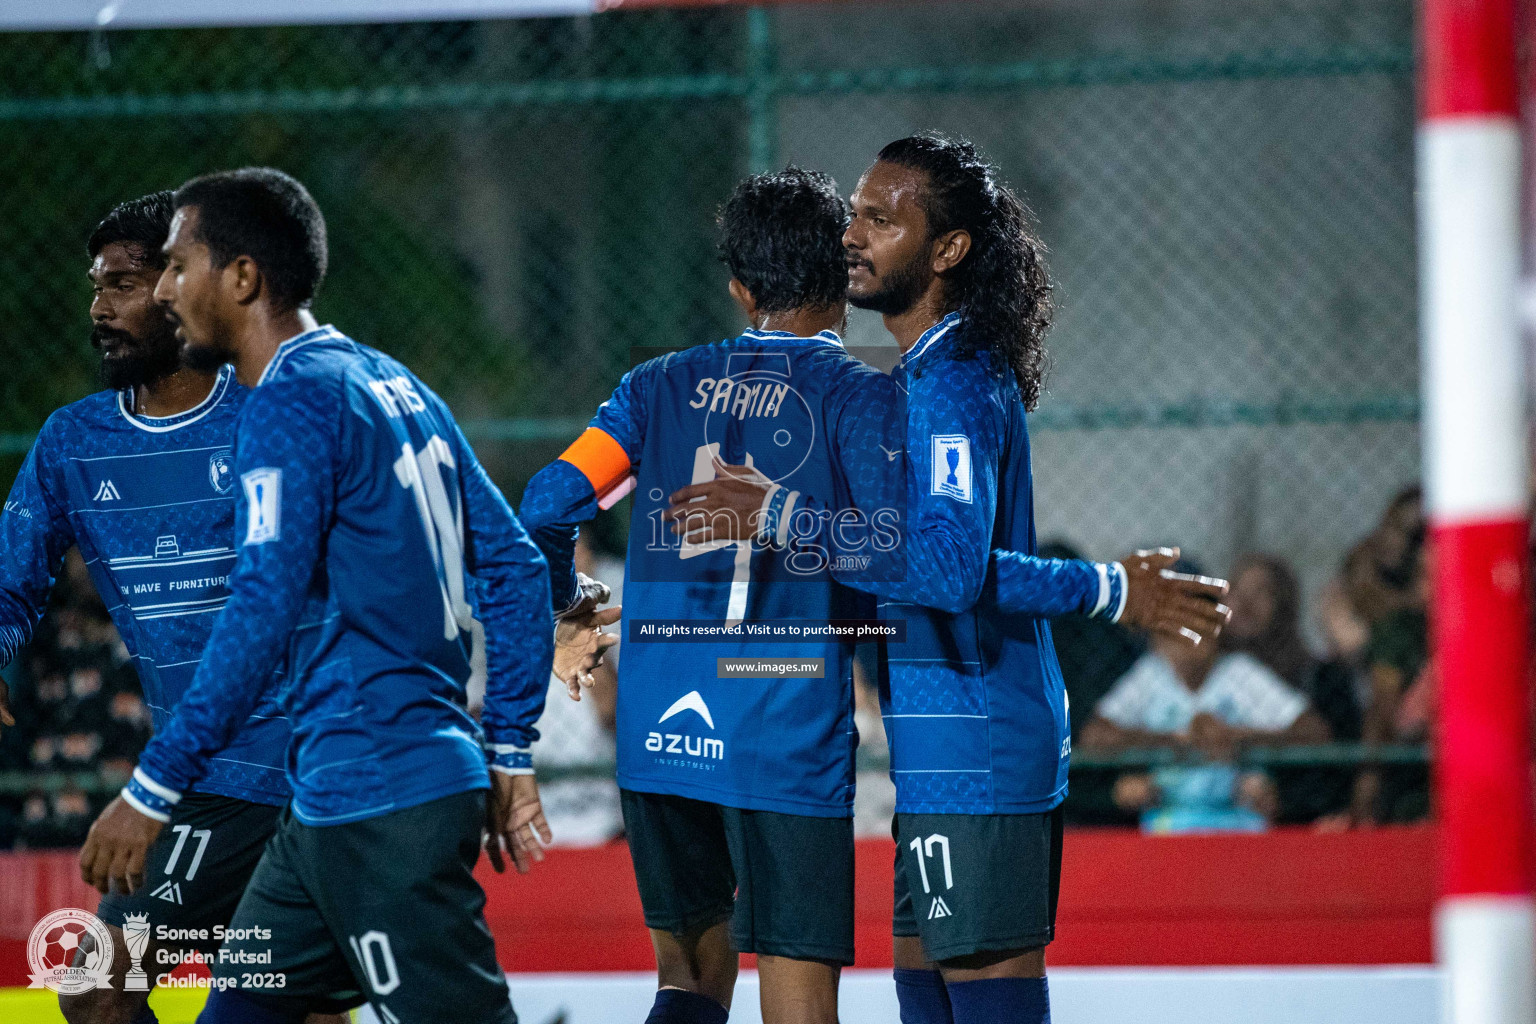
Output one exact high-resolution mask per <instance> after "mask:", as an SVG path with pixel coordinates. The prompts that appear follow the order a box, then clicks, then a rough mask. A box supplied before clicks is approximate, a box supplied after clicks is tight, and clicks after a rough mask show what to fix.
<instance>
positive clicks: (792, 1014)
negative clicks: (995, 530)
mask: <svg viewBox="0 0 1536 1024" xmlns="http://www.w3.org/2000/svg"><path fill="white" fill-rule="evenodd" d="M846 216H847V213H846V206H845V205H844V203H843V201H842V200H841V199H840V198H839V197H838V196H837V193H836V190H835V186H834V185H833V183H832V182H831V180H830V179H828V178H827V177H826V176H824V175H820V174H813V173H810V172H805V171H801V170H798V169H795V168H790V169H788V170H786V171H784V172H783V173H780V174H774V175H761V176H757V177H754V178H750V179H748V180H747V181H745V182H743V183H742V184H741V185H740V186H738V188H737V189H736V191H735V192H734V194H733V195H732V196H731V197H730V200H729V201H728V202H727V203H726V204H725V207H724V210H723V213H722V217H721V251H722V255H723V256H724V258H725V261H726V263H727V265H728V267H729V269H730V271H731V275H732V280H731V281H730V290H731V294H732V295H733V296H734V298H735V299H736V301H737V302H738V303H739V304H740V306H741V308H742V310H743V312H744V313H745V314H746V316H747V319H748V320H749V321H750V322H751V323H752V324H753V329H751V330H749V331H747V332H746V333H744V334H742V335H741V336H739V337H737V338H734V339H730V340H726V341H723V342H720V343H717V344H712V345H699V346H695V347H693V348H688V349H685V350H681V351H675V352H672V353H670V354H667V355H665V356H662V357H660V358H657V359H652V360H649V361H646V362H644V363H642V364H641V365H639V366H637V367H635V369H634V370H632V371H631V372H630V373H629V374H627V375H626V376H625V378H624V379H623V381H622V382H621V383H620V384H619V386H618V388H617V389H616V390H615V391H614V393H613V396H612V397H611V398H610V399H609V400H608V401H607V402H606V403H604V404H603V406H602V408H601V409H599V410H598V413H597V415H596V416H595V417H594V418H593V420H592V425H591V427H590V428H589V429H588V430H587V432H586V433H585V434H584V435H582V437H581V438H579V439H578V440H577V442H576V443H575V444H573V445H572V446H571V448H570V449H568V450H567V451H566V452H565V453H564V454H563V455H562V456H561V458H560V459H559V460H558V461H556V462H554V463H552V464H551V465H549V466H547V467H545V468H544V469H543V470H541V471H540V472H539V473H538V474H537V475H536V476H535V477H534V478H533V480H532V481H531V482H530V483H529V485H528V489H527V491H526V492H525V494H524V496H523V502H522V506H521V507H522V514H523V517H524V521H525V522H526V523H527V525H528V528H529V530H530V532H532V534H533V535H534V538H535V540H536V541H538V543H539V544H540V546H541V548H543V549H544V551H545V552H546V555H547V556H548V557H549V559H550V568H551V577H552V579H553V580H554V596H555V600H556V604H557V605H558V606H560V607H561V608H563V607H564V606H565V605H566V603H567V601H568V600H570V599H573V598H574V597H576V596H577V583H576V577H575V573H574V569H573V566H572V562H571V550H572V545H573V543H574V539H575V530H576V525H577V524H578V523H580V522H583V521H585V520H588V519H590V518H591V517H592V516H593V515H595V514H596V512H597V510H598V507H599V505H600V504H611V503H612V501H614V500H616V499H617V497H618V496H620V495H621V494H622V493H624V491H625V488H627V487H633V489H634V493H635V507H634V511H633V513H632V517H631V523H632V525H631V529H630V544H629V556H628V563H627V566H626V570H625V579H626V586H625V595H626V597H625V606H624V619H625V633H626V637H627V640H626V643H627V644H628V648H627V652H626V654H625V656H624V661H623V663H622V665H621V666H620V669H619V674H620V680H619V688H618V702H619V703H618V745H617V746H618V750H617V752H618V762H619V765H618V767H619V772H618V776H619V785H620V787H621V790H622V796H623V805H624V816H625V821H626V824H627V827H628V833H629V837H630V852H631V855H632V856H633V859H634V866H635V875H636V879H637V882H638V884H639V889H640V895H641V902H642V904H643V907H644V911H645V921H646V924H647V926H648V927H649V928H650V929H651V935H652V940H653V943H654V946H655V949H656V957H657V965H658V973H659V982H660V990H659V991H658V993H657V997H656V1002H655V1005H654V1006H653V1008H652V1012H651V1015H650V1018H649V1019H650V1021H651V1022H652V1024H663V1022H665V1024H706V1022H720V1021H724V1020H725V1019H726V1012H727V1007H728V1006H729V1004H730V1000H731V994H732V990H733V986H734V983H735V980H736V963H737V954H738V952H751V953H756V954H758V958H759V959H758V965H759V971H760V974H761V981H762V989H761V992H762V1004H763V1017H764V1019H765V1020H766V1021H768V1022H769V1024H786V1022H798V1024H821V1022H825V1024H832V1022H834V1021H835V1020H836V1016H837V982H838V975H839V969H840V967H841V966H842V965H845V964H850V963H852V962H853V827H852V820H851V815H852V796H853V780H854V763H853V753H854V748H855V746H856V745H857V736H856V733H855V730H854V727H853V702H852V665H851V655H852V650H853V645H852V643H850V642H847V641H845V640H842V639H840V638H837V637H828V636H826V635H820V636H811V637H804V638H800V639H788V640H782V641H779V642H775V643H761V642H756V641H754V639H753V637H752V636H751V635H750V630H751V629H752V628H753V627H754V626H755V625H758V624H761V623H762V622H763V621H764V620H787V619H794V620H799V621H800V622H801V623H810V624H825V623H826V622H828V620H838V619H842V620H850V619H860V618H863V619H870V618H872V617H873V615H874V612H875V609H874V603H873V601H872V600H870V599H869V598H868V597H867V596H866V595H863V594H860V593H857V592H855V591H853V590H850V589H848V588H846V587H843V586H841V585H839V584H838V583H836V582H835V580H834V579H833V578H832V575H831V573H830V572H829V561H828V559H827V558H826V557H811V556H810V555H809V553H808V552H803V551H802V552H798V554H800V555H805V556H807V557H803V558H792V557H790V555H789V553H788V552H787V551H786V550H784V549H783V548H782V547H774V548H756V549H754V547H753V546H752V545H751V544H735V543H728V544H717V545H690V544H686V543H682V542H679V541H678V540H677V538H675V537H674V536H673V535H672V533H671V531H670V530H669V529H668V528H667V526H666V524H665V523H664V522H663V521H662V519H661V514H662V513H663V512H664V511H665V510H666V508H667V496H668V495H669V494H670V493H672V491H674V490H675V489H676V488H677V487H678V486H680V485H682V484H684V483H687V482H688V481H689V480H701V479H708V478H710V477H712V476H713V475H714V473H715V465H716V463H717V460H726V461H731V462H736V463H740V462H743V461H744V460H749V461H751V462H752V463H753V465H754V466H755V467H756V468H757V469H758V470H759V471H761V472H762V473H764V474H767V475H768V476H769V477H770V478H772V479H775V480H778V481H781V482H782V483H783V486H784V489H783V490H781V491H780V492H779V498H780V502H779V504H780V506H781V507H780V509H779V511H781V512H783V511H784V510H785V509H787V508H793V502H794V496H795V494H796V493H797V492H801V491H804V492H807V493H811V492H815V493H823V494H826V493H835V494H837V495H840V496H843V497H844V498H846V499H847V503H849V504H851V505H853V506H855V507H858V508H862V509H865V510H867V511H868V512H869V513H870V514H869V516H868V517H866V518H865V519H864V520H863V521H862V522H861V523H859V524H857V525H855V524H844V525H845V526H846V530H845V533H847V534H848V535H849V539H850V540H854V539H857V540H860V541H861V542H863V543H865V544H869V545H872V544H876V543H888V542H892V541H893V540H894V538H895V531H896V530H897V529H899V527H900V523H901V518H902V517H901V508H900V505H901V502H902V490H903V489H902V483H901V476H900V474H899V473H895V474H893V473H890V472H888V471H887V470H885V469H884V468H883V467H877V466H873V465H871V466H867V467H860V464H859V461H858V460H857V458H856V457H855V456H856V453H858V452H862V451H871V452H873V451H877V450H878V449H879V447H880V446H881V445H884V446H885V447H887V448H900V446H901V435H902V431H903V430H904V420H903V416H902V414H901V409H900V402H899V393H898V392H897V389H896V388H895V386H894V383H893V382H892V381H891V380H890V379H889V378H888V377H887V376H886V375H884V374H881V373H879V372H877V371H875V370H873V369H871V368H870V367H868V366H866V365H864V364H863V363H861V362H860V361H859V360H858V359H856V358H854V357H853V356H852V355H850V354H849V353H848V352H846V351H845V350H844V348H843V345H842V342H841V339H840V338H839V336H838V334H837V332H838V331H839V330H840V329H841V327H842V324H843V321H844V318H845V316H846V299H845V294H846V289H847V269H846V264H845V260H844V258H843V253H842V246H841V236H842V232H843V228H844V225H845V221H846ZM855 467H860V468H857V469H856V468H855ZM881 512H884V513H886V514H887V515H888V516H889V519H888V521H885V520H881V519H879V518H877V516H878V514H879V513H881ZM882 531H884V532H882ZM854 535H857V537H855V536H854ZM664 619H665V620H685V622H686V623H687V627H686V628H694V627H699V628H710V629H716V630H725V629H726V628H727V627H730V628H731V629H733V630H734V631H733V632H720V633H718V634H717V635H714V636H711V637H708V638H706V639H705V642H688V643H670V642H666V640H665V639H664V638H662V637H659V636H652V635H647V634H646V633H644V632H642V630H644V629H645V628H646V625H647V623H648V622H654V620H664ZM755 656H768V657H775V658H780V659H795V660H797V661H804V662H819V663H820V664H819V666H818V669H817V670H816V671H814V672H799V673H796V674H795V675H792V676H788V677H782V678H780V677H774V676H772V675H765V674H764V673H763V672H761V671H755V672H750V673H743V674H740V675H733V674H730V673H729V672H728V671H722V669H721V668H720V659H728V658H736V659H739V660H743V659H748V658H753V657H755ZM733 939H734V944H733Z"/></svg>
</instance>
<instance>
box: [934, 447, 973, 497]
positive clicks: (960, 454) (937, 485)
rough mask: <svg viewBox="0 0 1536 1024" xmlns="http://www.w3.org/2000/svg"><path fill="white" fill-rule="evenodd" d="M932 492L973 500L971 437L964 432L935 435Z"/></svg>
mask: <svg viewBox="0 0 1536 1024" xmlns="http://www.w3.org/2000/svg"><path fill="white" fill-rule="evenodd" d="M932 461H933V485H932V487H931V488H930V493H932V494H942V495H944V496H946V497H950V498H954V499H955V500H956V501H963V502H966V503H969V502H970V500H971V439H970V438H968V437H966V436H965V435H964V434H934V435H933V460H932Z"/></svg>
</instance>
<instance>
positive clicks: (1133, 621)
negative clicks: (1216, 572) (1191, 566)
mask: <svg viewBox="0 0 1536 1024" xmlns="http://www.w3.org/2000/svg"><path fill="white" fill-rule="evenodd" d="M1178 560H1179V549H1178V548H1157V549H1156V550H1146V551H1138V552H1136V553H1135V554H1134V555H1131V556H1130V557H1128V558H1123V559H1121V560H1120V564H1121V565H1123V566H1125V577H1126V588H1125V611H1123V612H1122V613H1121V614H1120V621H1121V623H1123V624H1124V625H1127V626H1135V627H1136V628H1138V629H1145V630H1147V631H1148V632H1152V633H1161V634H1163V635H1164V636H1169V637H1173V638H1176V639H1179V640H1182V641H1184V642H1185V643H1187V644H1191V645H1194V644H1198V643H1200V642H1201V641H1203V640H1214V639H1215V638H1216V636H1217V635H1218V634H1219V633H1220V632H1221V627H1222V626H1225V625H1226V624H1227V619H1229V618H1231V616H1232V612H1231V610H1230V609H1229V608H1227V606H1226V605H1225V604H1223V603H1222V601H1221V599H1222V598H1223V597H1226V596H1227V581H1226V580H1218V579H1213V578H1211V577H1209V576H1192V575H1190V574H1188V573H1182V572H1174V571H1173V568H1172V566H1173V563H1174V562H1177V561H1178Z"/></svg>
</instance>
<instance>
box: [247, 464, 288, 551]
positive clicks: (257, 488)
mask: <svg viewBox="0 0 1536 1024" xmlns="http://www.w3.org/2000/svg"><path fill="white" fill-rule="evenodd" d="M240 484H241V486H242V487H244V488H245V507H246V515H247V519H246V526H245V543H247V544H265V543H266V542H267V541H269V540H276V539H277V535H278V529H279V528H280V526H281V525H282V511H283V471H282V470H280V469H273V468H272V467H270V466H263V467H262V468H261V469H253V470H251V471H250V472H249V473H243V474H241V476H240Z"/></svg>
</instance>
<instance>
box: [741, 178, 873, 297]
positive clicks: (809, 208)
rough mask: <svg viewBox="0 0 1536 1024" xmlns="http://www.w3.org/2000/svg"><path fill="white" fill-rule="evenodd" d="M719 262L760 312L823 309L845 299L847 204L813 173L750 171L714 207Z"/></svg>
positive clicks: (832, 185) (828, 181)
mask: <svg viewBox="0 0 1536 1024" xmlns="http://www.w3.org/2000/svg"><path fill="white" fill-rule="evenodd" d="M719 224H720V259H721V261H722V262H724V263H725V265H726V266H727V267H729V268H730V270H731V274H732V275H733V276H734V277H735V278H736V279H737V280H738V281H740V282H741V283H742V284H744V285H746V288H747V291H749V292H751V293H752V298H753V300H754V301H756V303H757V308H758V309H760V310H762V311H763V312H764V313H784V312H787V311H789V310H792V309H804V308H810V309H827V308H831V307H833V306H838V305H841V304H842V303H843V301H844V300H845V299H846V297H847V294H848V259H847V257H846V256H845V255H844V253H843V231H844V230H845V229H846V228H847V227H848V204H847V203H845V202H843V200H842V197H840V196H839V195H838V194H837V183H836V182H835V181H833V180H832V179H831V178H830V177H828V176H827V175H825V174H822V173H821V172H820V171H808V170H805V169H803V168H800V167H795V166H789V167H786V168H784V170H782V171H780V172H779V173H777V174H754V175H753V176H752V177H750V178H748V179H746V180H745V181H743V182H742V183H741V184H739V185H737V186H736V190H735V191H734V192H732V193H731V198H730V199H728V200H726V203H725V205H724V206H723V207H721V208H720V217H719Z"/></svg>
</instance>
